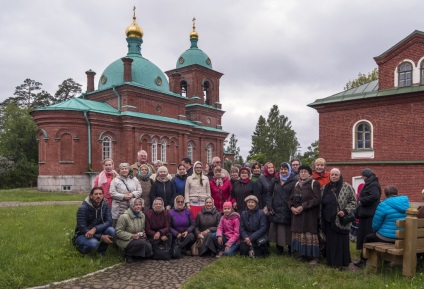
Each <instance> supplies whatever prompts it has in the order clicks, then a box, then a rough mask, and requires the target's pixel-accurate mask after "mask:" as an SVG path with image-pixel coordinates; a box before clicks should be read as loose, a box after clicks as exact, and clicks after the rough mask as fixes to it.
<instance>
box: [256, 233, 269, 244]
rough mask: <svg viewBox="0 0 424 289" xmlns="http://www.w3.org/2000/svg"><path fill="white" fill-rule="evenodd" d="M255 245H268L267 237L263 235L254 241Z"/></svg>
mask: <svg viewBox="0 0 424 289" xmlns="http://www.w3.org/2000/svg"><path fill="white" fill-rule="evenodd" d="M256 243H257V244H258V246H262V245H265V244H268V243H269V239H268V235H267V234H265V235H263V236H262V237H260V238H259V239H257V240H256Z"/></svg>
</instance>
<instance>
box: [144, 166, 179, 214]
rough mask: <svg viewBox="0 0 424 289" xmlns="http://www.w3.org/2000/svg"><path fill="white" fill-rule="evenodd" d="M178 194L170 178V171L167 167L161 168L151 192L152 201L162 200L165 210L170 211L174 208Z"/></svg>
mask: <svg viewBox="0 0 424 289" xmlns="http://www.w3.org/2000/svg"><path fill="white" fill-rule="evenodd" d="M176 194H177V191H176V189H175V184H174V183H173V182H172V181H171V180H170V179H169V177H168V169H167V168H166V167H165V166H161V167H159V168H158V171H157V175H156V181H155V182H154V183H153V186H152V190H151V191H150V200H154V199H156V198H162V200H163V201H164V206H165V209H166V210H168V211H169V210H171V208H172V207H173V206H174V199H175V196H176Z"/></svg>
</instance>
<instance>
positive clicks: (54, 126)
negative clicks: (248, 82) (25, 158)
mask: <svg viewBox="0 0 424 289" xmlns="http://www.w3.org/2000/svg"><path fill="white" fill-rule="evenodd" d="M194 20H195V19H193V31H192V32H191V33H190V48H189V49H187V50H186V51H185V52H183V53H182V54H181V55H180V56H179V57H178V58H177V61H176V67H175V68H174V69H172V70H169V71H167V72H165V73H166V75H167V76H165V74H164V73H163V72H162V71H161V70H160V69H159V68H158V67H157V66H156V65H155V64H153V63H152V62H150V61H149V60H148V59H146V58H144V56H143V55H142V54H141V45H142V43H143V31H142V29H141V28H140V27H139V26H138V25H137V23H136V17H135V13H134V17H133V22H132V24H131V25H130V26H128V28H127V29H126V37H127V38H126V41H127V43H125V42H123V43H122V45H127V46H128V53H127V55H126V56H124V57H121V58H119V59H117V60H116V61H114V62H112V63H111V64H110V65H109V66H108V67H107V68H106V69H105V70H104V71H103V73H102V74H100V77H99V82H98V86H97V89H95V85H94V82H95V80H94V78H95V75H96V73H95V72H94V71H92V70H89V71H87V72H86V74H87V92H86V93H84V94H82V95H81V96H80V97H78V98H73V99H71V100H69V101H65V102H62V103H59V104H55V105H51V106H48V107H43V108H39V109H37V110H36V111H34V112H33V113H32V116H33V118H34V120H35V122H36V123H37V125H38V128H39V130H38V135H37V139H38V145H39V176H38V189H39V190H44V191H88V190H89V189H90V188H91V183H92V180H93V178H94V177H95V175H96V174H97V173H98V172H100V171H101V170H102V165H101V162H102V160H104V159H106V158H112V159H113V160H114V161H115V166H116V165H117V164H119V163H121V162H129V163H134V162H135V160H136V154H137V151H139V150H140V149H144V150H146V151H147V153H148V159H149V162H153V161H155V160H161V161H163V162H164V163H165V164H166V166H167V167H168V168H169V170H170V172H171V173H175V172H176V170H177V165H178V163H179V162H180V161H181V159H182V158H183V157H190V158H191V159H192V160H202V161H204V162H206V161H207V162H210V161H211V159H212V157H213V156H222V154H223V144H224V140H225V138H226V136H227V133H226V132H225V131H223V130H222V126H221V117H222V115H223V114H224V111H223V110H222V106H221V103H220V101H219V81H220V78H221V76H222V75H223V74H222V73H220V72H217V71H215V70H213V69H212V62H211V59H210V58H209V57H208V55H207V54H206V53H204V52H203V51H202V50H200V49H199V48H198V40H199V35H198V33H197V32H196V29H195V22H194Z"/></svg>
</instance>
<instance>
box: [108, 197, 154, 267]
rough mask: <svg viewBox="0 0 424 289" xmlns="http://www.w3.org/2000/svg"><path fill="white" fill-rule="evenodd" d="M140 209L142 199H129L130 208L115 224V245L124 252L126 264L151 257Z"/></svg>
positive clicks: (151, 252) (151, 253)
mask: <svg viewBox="0 0 424 289" xmlns="http://www.w3.org/2000/svg"><path fill="white" fill-rule="evenodd" d="M142 208H143V199H141V198H139V199H135V198H133V199H131V200H130V207H129V208H128V209H127V210H126V211H125V212H124V213H123V214H122V215H121V216H119V219H118V222H117V224H116V245H117V246H118V247H119V248H121V249H123V250H124V252H125V253H124V259H125V261H126V262H127V263H132V262H134V258H136V259H137V258H149V257H151V256H152V255H153V251H152V245H151V244H150V243H149V242H148V241H147V239H146V238H147V237H146V232H145V221H146V220H145V216H144V214H143V212H142Z"/></svg>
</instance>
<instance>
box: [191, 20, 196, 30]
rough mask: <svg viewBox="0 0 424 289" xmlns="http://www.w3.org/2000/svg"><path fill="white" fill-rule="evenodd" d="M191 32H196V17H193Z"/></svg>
mask: <svg viewBox="0 0 424 289" xmlns="http://www.w3.org/2000/svg"><path fill="white" fill-rule="evenodd" d="M192 21H193V31H196V17H193V20H192Z"/></svg>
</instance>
